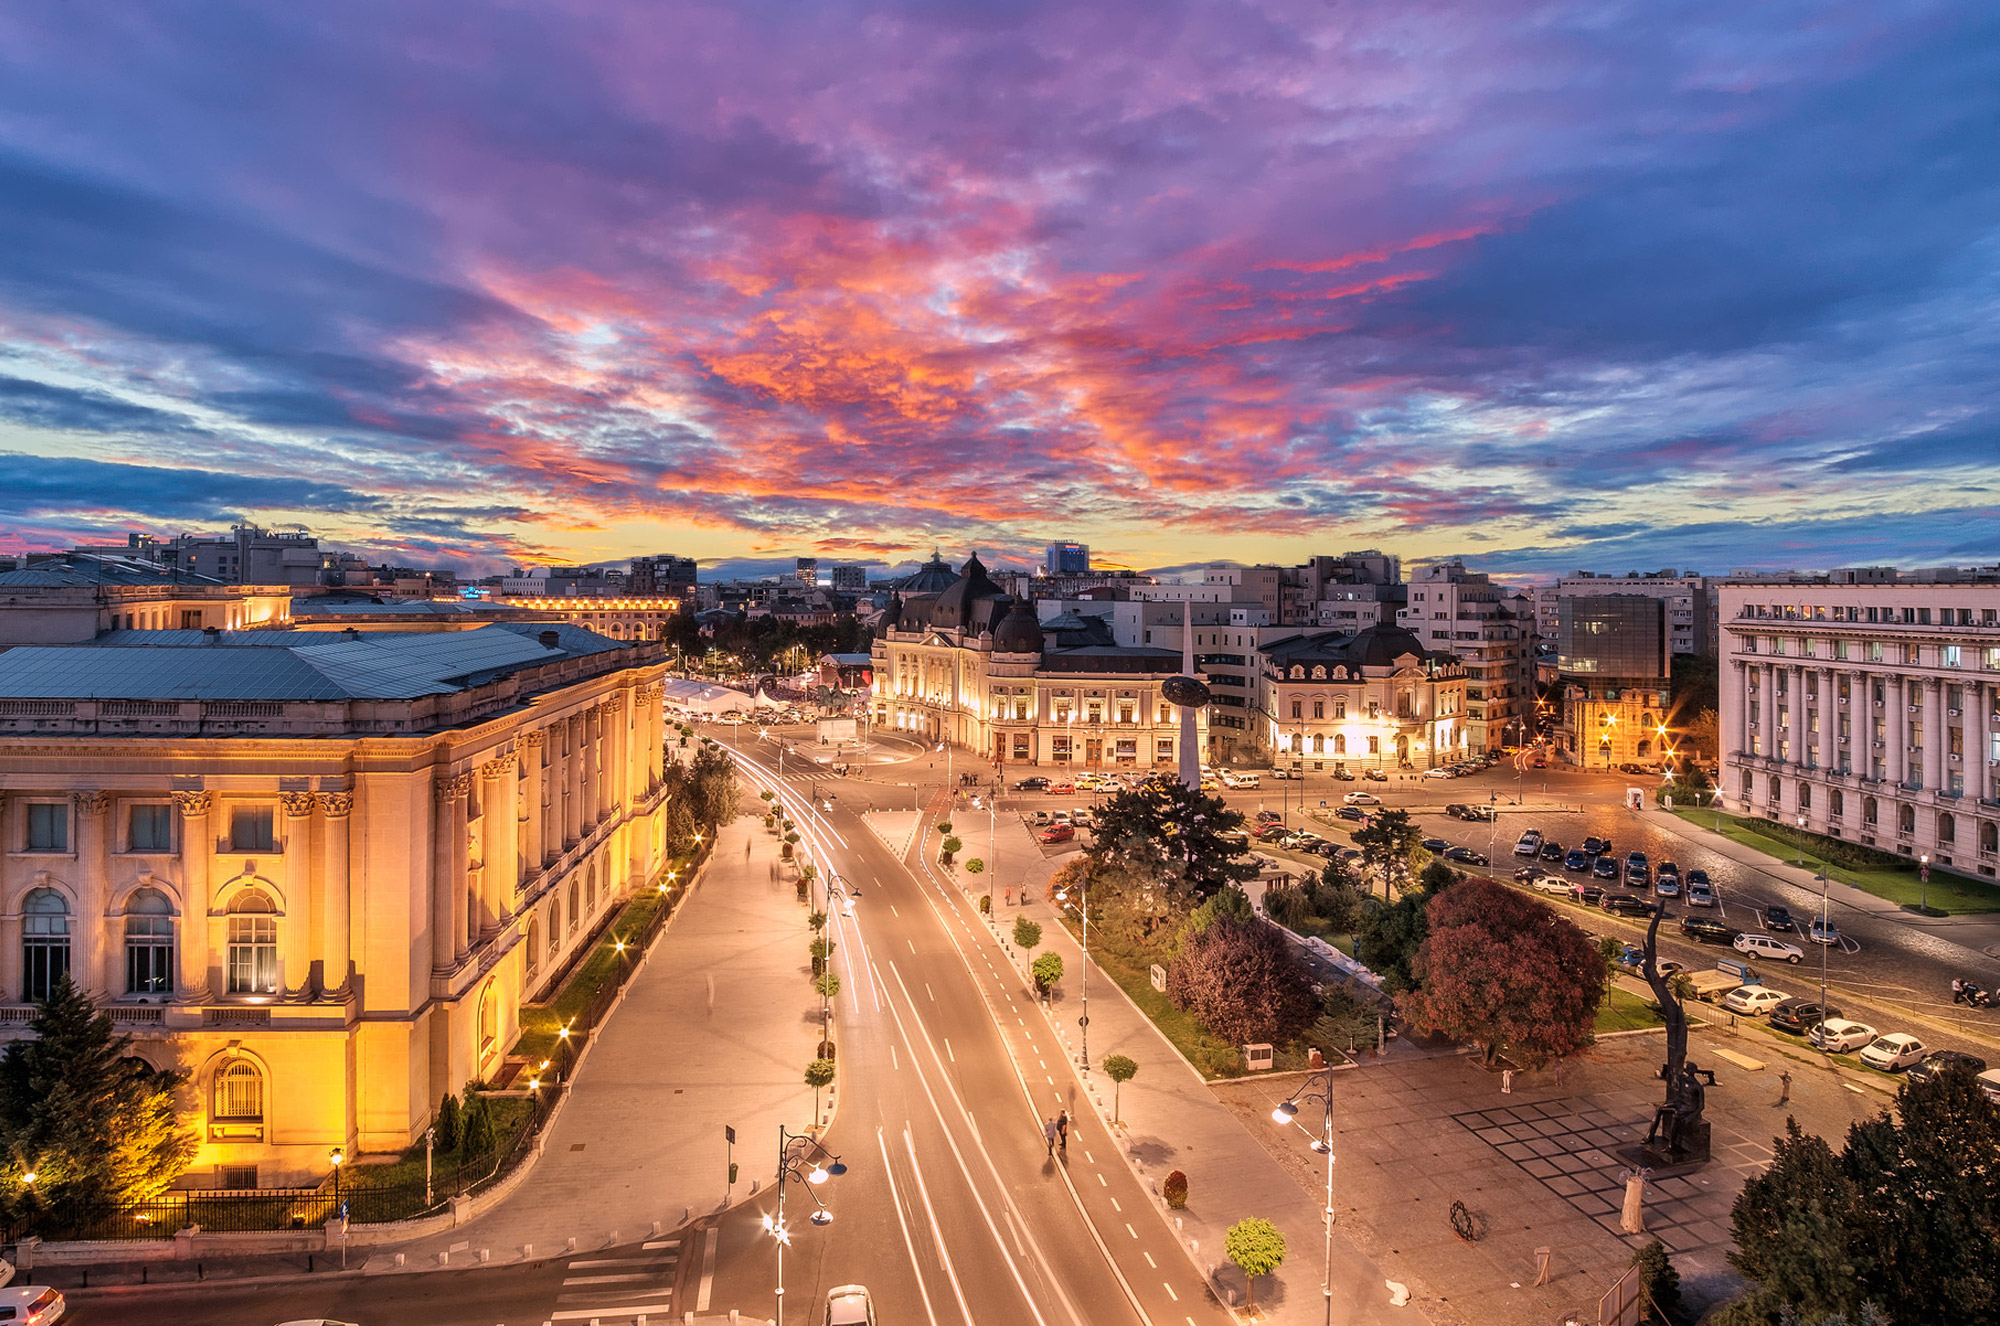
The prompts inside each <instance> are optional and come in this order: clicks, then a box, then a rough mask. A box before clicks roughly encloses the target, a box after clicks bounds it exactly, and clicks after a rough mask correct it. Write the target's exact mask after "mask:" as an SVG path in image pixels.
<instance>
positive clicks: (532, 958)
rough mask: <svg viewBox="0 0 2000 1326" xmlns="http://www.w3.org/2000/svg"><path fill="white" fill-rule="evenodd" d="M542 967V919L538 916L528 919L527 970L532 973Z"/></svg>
mask: <svg viewBox="0 0 2000 1326" xmlns="http://www.w3.org/2000/svg"><path fill="white" fill-rule="evenodd" d="M541 965H542V918H541V916H540V915H539V914H537V915H535V916H531V917H529V918H528V970H529V971H530V972H533V971H534V970H535V969H536V968H537V967H540V966H541Z"/></svg>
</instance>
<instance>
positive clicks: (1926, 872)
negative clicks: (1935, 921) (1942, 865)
mask: <svg viewBox="0 0 2000 1326" xmlns="http://www.w3.org/2000/svg"><path fill="white" fill-rule="evenodd" d="M1917 910H1918V911H1919V912H1922V913H1923V914H1924V915H1925V916H1929V915H1930V914H1931V854H1930V853H1929V852H1922V853H1919V854H1918V856H1917Z"/></svg>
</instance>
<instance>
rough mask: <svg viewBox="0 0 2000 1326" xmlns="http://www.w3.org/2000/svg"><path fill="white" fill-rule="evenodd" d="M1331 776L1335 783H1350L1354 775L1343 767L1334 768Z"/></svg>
mask: <svg viewBox="0 0 2000 1326" xmlns="http://www.w3.org/2000/svg"><path fill="white" fill-rule="evenodd" d="M1332 777H1333V780H1334V781H1335V782H1337V783H1351V782H1353V781H1354V775H1353V774H1351V773H1349V772H1348V771H1347V770H1345V769H1335V770H1334V771H1333V775H1332Z"/></svg>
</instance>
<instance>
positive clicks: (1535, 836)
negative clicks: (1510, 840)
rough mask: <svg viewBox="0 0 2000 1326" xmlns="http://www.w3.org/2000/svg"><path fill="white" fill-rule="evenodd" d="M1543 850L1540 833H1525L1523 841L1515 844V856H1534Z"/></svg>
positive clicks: (1522, 836) (1522, 837)
mask: <svg viewBox="0 0 2000 1326" xmlns="http://www.w3.org/2000/svg"><path fill="white" fill-rule="evenodd" d="M1541 850H1542V835H1541V834H1539V833H1524V834H1522V835H1521V841H1520V842H1518V843H1515V844H1514V855H1515V856H1534V855H1536V854H1537V853H1538V852H1540V851H1541Z"/></svg>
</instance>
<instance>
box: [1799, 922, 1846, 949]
mask: <svg viewBox="0 0 2000 1326" xmlns="http://www.w3.org/2000/svg"><path fill="white" fill-rule="evenodd" d="M1806 938H1807V939H1810V940H1811V941H1812V942H1813V943H1815V944H1826V945H1829V946H1831V945H1834V944H1838V943H1839V942H1840V927H1839V926H1837V925H1835V924H1834V923H1833V922H1831V921H1828V920H1825V919H1823V918H1821V917H1818V916H1815V917H1814V918H1813V923H1812V924H1811V925H1809V926H1807V927H1806Z"/></svg>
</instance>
